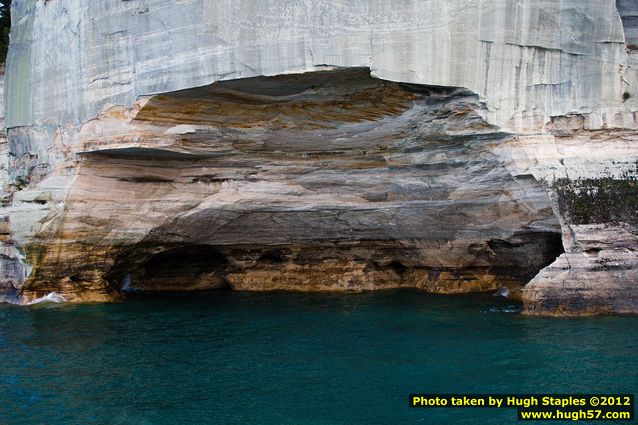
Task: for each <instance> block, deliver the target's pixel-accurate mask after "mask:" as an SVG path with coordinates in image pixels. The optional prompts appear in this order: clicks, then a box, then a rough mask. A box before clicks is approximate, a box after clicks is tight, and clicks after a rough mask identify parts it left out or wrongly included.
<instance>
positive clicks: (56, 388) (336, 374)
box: [0, 291, 638, 424]
mask: <svg viewBox="0 0 638 425" xmlns="http://www.w3.org/2000/svg"><path fill="white" fill-rule="evenodd" d="M519 310H520V308H519V307H518V306H512V305H511V301H507V300H504V299H499V298H495V297H492V296H453V297H450V296H435V295H429V294H425V293H420V292H414V291H396V292H379V293H367V294H335V295H332V294H294V293H266V294H251V293H237V292H219V293H211V294H191V295H172V296H162V297H147V298H138V299H134V300H130V301H127V302H124V303H115V304H101V305H80V306H64V305H39V306H33V307H16V306H10V305H0V423H10V424H13V423H78V424H79V423H100V424H102V423H115V424H119V423H121V424H177V423H214V424H510V423H511V424H515V423H517V421H516V411H515V410H509V409H501V410H496V409H481V410H470V409H457V410H453V409H436V410H433V409H430V410H424V409H411V408H409V407H408V394H410V393H414V392H423V393H542V392H554V393H572V392H573V393H583V392H585V393H588V392H629V393H637V392H638V382H637V372H636V371H637V370H638V351H637V349H638V317H597V318H579V319H565V318H561V319H549V318H533V317H525V316H523V315H521V314H520V313H519V312H518V311H519Z"/></svg>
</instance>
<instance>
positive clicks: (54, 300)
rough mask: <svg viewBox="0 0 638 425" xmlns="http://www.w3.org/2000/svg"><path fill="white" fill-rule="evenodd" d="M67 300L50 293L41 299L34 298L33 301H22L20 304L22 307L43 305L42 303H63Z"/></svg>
mask: <svg viewBox="0 0 638 425" xmlns="http://www.w3.org/2000/svg"><path fill="white" fill-rule="evenodd" d="M67 301H68V300H67V299H66V298H64V296H63V295H62V294H58V293H57V292H50V293H48V294H46V295H45V296H43V297H40V298H36V299H34V300H29V301H24V300H23V302H22V303H21V304H22V305H33V304H43V303H55V304H59V303H65V302H67Z"/></svg>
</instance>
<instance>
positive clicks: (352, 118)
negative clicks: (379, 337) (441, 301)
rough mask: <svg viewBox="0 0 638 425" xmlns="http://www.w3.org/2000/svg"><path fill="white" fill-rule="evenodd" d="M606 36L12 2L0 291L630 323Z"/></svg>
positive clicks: (623, 90)
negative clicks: (343, 299) (456, 302)
mask: <svg viewBox="0 0 638 425" xmlns="http://www.w3.org/2000/svg"><path fill="white" fill-rule="evenodd" d="M632 13H633V12H632V10H631V7H629V6H628V5H627V2H618V5H617V4H616V3H615V2H614V1H611V0H589V1H581V0H563V1H560V2H556V1H549V0H548V1H531V0H529V1H517V2H511V1H506V0H463V1H457V2H448V1H444V0H418V1H410V2H408V1H403V0H393V1H363V0H361V1H358V0H357V1H347V2H343V1H314V2H310V1H307V2H306V1H289V0H280V1H279V0H278V1H236V0H233V1H231V0H227V1H223V0H218V1H214V0H184V1H180V2H175V3H174V2H165V1H159V0H128V1H119V0H118V1H116V0H113V1H102V2H87V1H80V0H53V1H47V2H43V1H35V2H34V1H19V2H18V1H16V2H15V3H14V5H13V22H14V23H15V26H14V28H13V29H12V35H11V47H10V52H9V58H8V63H7V77H6V85H7V90H6V95H5V102H6V106H7V108H6V109H7V113H6V127H7V129H8V130H7V133H8V144H6V143H5V144H3V146H8V149H7V150H8V158H7V167H6V170H7V174H6V175H4V176H3V177H2V178H3V181H4V199H5V201H4V204H3V207H2V213H1V215H2V223H4V227H3V229H4V230H3V233H2V234H3V242H2V243H3V245H2V247H1V249H2V252H1V257H0V275H1V277H0V286H2V287H3V288H4V290H3V292H4V293H5V297H11V298H12V299H14V300H18V301H20V300H22V301H24V300H28V299H30V298H32V297H37V296H41V295H44V294H46V293H48V292H51V291H56V292H60V293H62V294H63V296H64V297H66V298H67V299H69V300H72V301H82V300H108V299H113V298H116V297H118V296H120V294H121V293H122V290H123V288H124V289H128V288H133V289H141V290H153V291H160V290H192V289H208V288H218V287H231V288H233V289H246V290H268V289H292V290H308V291H311V290H364V289H381V288H394V287H416V288H422V289H425V290H429V291H435V292H444V293H453V292H469V291H477V290H495V289H498V288H500V287H508V288H509V289H510V290H511V292H512V293H513V294H514V295H520V296H521V297H522V299H523V301H524V302H525V308H526V311H527V312H528V313H531V314H596V313H635V312H636V311H638V288H637V286H636V284H635V282H636V274H637V273H638V272H637V270H638V268H636V267H637V261H636V255H635V249H636V247H637V245H638V240H637V239H636V222H635V218H634V217H635V213H636V209H637V208H638V205H636V202H637V201H636V199H635V198H636V184H635V177H636V175H637V174H638V171H637V169H636V164H637V161H638V148H637V146H638V145H637V144H636V135H635V129H636V127H637V126H638V123H637V121H636V109H637V106H638V104H637V103H636V102H637V101H636V98H635V96H638V86H637V85H638V78H637V74H636V69H637V68H636V65H635V63H636V57H635V56H634V53H633V47H632V46H633V43H632V42H631V40H633V37H634V35H633V31H634V29H633V21H632V16H633V15H632ZM623 23H624V25H625V27H626V30H625V28H624V27H623ZM625 31H626V33H627V38H626V37H625ZM530 281H531V282H530ZM528 282H529V283H528ZM523 286H524V288H523ZM520 288H523V289H522V291H519V289H520Z"/></svg>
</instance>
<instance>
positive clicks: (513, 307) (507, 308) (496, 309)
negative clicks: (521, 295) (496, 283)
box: [481, 305, 523, 313]
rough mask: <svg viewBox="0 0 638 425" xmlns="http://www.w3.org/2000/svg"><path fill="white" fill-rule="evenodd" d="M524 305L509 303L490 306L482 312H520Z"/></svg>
mask: <svg viewBox="0 0 638 425" xmlns="http://www.w3.org/2000/svg"><path fill="white" fill-rule="evenodd" d="M521 311H523V307H521V306H520V305H507V306H503V307H489V308H485V309H483V310H481V313H520V312H521Z"/></svg>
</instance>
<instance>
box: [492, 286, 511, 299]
mask: <svg viewBox="0 0 638 425" xmlns="http://www.w3.org/2000/svg"><path fill="white" fill-rule="evenodd" d="M494 296H495V297H504V298H509V296H510V290H509V288H508V287H506V286H503V287H501V288H499V289H498V291H496V292H494Z"/></svg>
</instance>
